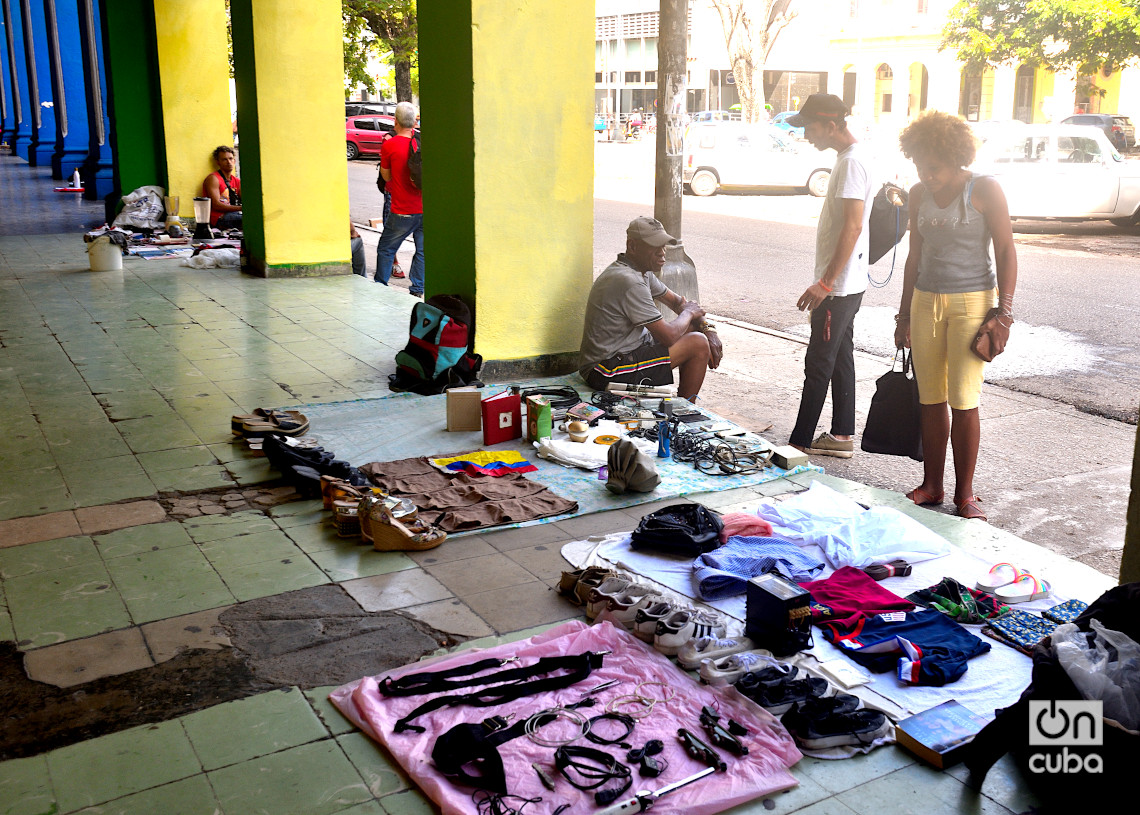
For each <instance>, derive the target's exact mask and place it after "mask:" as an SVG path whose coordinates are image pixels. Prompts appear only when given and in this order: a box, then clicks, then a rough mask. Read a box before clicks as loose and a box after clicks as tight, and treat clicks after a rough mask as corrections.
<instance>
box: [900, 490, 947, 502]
mask: <svg viewBox="0 0 1140 815" xmlns="http://www.w3.org/2000/svg"><path fill="white" fill-rule="evenodd" d="M906 497H907V498H909V499H910V500H912V501H914V503H915V505H916V506H920V507H936V506H938V505H939V504H941V503H942V502H943V501H944V500H946V493H944V492H940V493H938V494H937V495H934V494H932V493H929V492H927V491H926V490H924V489H923V488H922V487H915V488H914V489H913V490H911V491H910V492H908V493H907V494H906Z"/></svg>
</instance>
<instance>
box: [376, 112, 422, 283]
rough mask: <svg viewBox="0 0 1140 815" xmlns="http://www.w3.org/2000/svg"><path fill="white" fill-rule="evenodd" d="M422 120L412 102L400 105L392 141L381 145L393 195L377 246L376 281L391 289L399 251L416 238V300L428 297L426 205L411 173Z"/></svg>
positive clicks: (382, 163)
mask: <svg viewBox="0 0 1140 815" xmlns="http://www.w3.org/2000/svg"><path fill="white" fill-rule="evenodd" d="M418 118H419V116H418V115H417V113H416V108H415V106H414V105H413V104H412V103H411V102H400V104H398V105H396V112H395V119H396V127H395V131H394V132H393V134H392V138H390V139H388V140H387V141H385V142H384V143H383V144H382V145H381V146H380V174H381V175H382V176H383V177H384V180H385V181H386V182H387V189H388V191H389V192H390V193H391V194H392V211H391V212H390V213H389V214H388V217H387V218H385V219H384V233H383V234H382V235H381V236H380V242H379V243H378V244H377V245H376V282H377V283H383V284H384V285H385V286H387V285H388V280H389V278H391V276H392V263H393V261H394V260H395V258H396V250H397V249H399V248H400V244H401V243H403V242H404V239H405V238H406V237H408V235H411V236H412V237H413V239H414V240H415V243H416V253H415V255H413V257H412V267H411V278H410V280H409V282H410V283H411V287H410V289H409V293H410V294H411V295H412V296H413V297H423V295H424V202H423V195H422V194H421V193H420V190H419V188H418V187H416V186H415V185H414V184H413V183H412V177H411V173H410V172H409V170H408V157H409V156H410V155H411V150H412V137H413V135H414V134H415V127H416V121H417V119H418Z"/></svg>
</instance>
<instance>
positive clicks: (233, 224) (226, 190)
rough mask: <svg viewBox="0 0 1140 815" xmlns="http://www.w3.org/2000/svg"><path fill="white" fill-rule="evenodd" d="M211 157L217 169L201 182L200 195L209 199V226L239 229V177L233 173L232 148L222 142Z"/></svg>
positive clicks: (234, 160) (234, 158)
mask: <svg viewBox="0 0 1140 815" xmlns="http://www.w3.org/2000/svg"><path fill="white" fill-rule="evenodd" d="M213 157H214V164H215V166H217V168H218V169H217V171H216V172H212V173H210V174H209V175H208V176H206V180H205V181H203V182H202V195H203V196H204V197H206V198H209V199H210V226H216V227H217V228H218V229H241V179H240V178H238V177H237V176H236V175H234V167H236V166H237V158H236V157H235V156H234V149H233V148H232V147H226V146H225V145H224V144H223V145H222V146H221V147H218V148H216V149H215V150H214V153H213Z"/></svg>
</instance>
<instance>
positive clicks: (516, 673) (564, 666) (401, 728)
mask: <svg viewBox="0 0 1140 815" xmlns="http://www.w3.org/2000/svg"><path fill="white" fill-rule="evenodd" d="M608 653H609V651H602V652H599V653H594V652H593V651H587V652H586V653H584V654H574V655H572V656H560V657H543V658H542V659H540V660H538V662H536V663H535V664H534V665H528V666H525V667H521V668H512V669H511V670H508V671H500V672H499V673H497V674H495V675H494V676H492V677H485V678H483V680H482V684H486V683H487V682H509V683H511V684H506V685H503V684H499V685H496V686H495V687H491V688H484V689H482V690H477V691H474V692H472V693H467V694H459V695H457V696H438V697H436V698H435V699H429V700H428V701H426V702H424V703H423V704H422V705H420V706H419V707H417V708H416V709H415V710H413V711H412V712H411V713H409V714H408V715H406V716H404V718H402V719H400V720H399V721H398V722H396V725H395V727H394V728H393V732H395V733H404V732H407V731H409V730H410V731H412V732H414V733H423V732H424V728H422V727H419V726H417V725H413V724H411V722H413V721H414V720H416V719H418V718H419V717H420V716H423V715H425V714H427V713H431V712H432V711H433V710H439V709H440V708H441V707H456V706H458V705H467V706H470V707H494V706H496V705H503V704H506V703H508V702H513V701H515V700H516V699H521V698H523V697H524V696H535V695H537V694H540V693H546V692H547V691H552V690H561V689H562V688H568V687H570V686H571V685H573V684H576V683H578V682H581V681H582V680H583V679H585V678H586V677H588V676H589V675H590V674H591V673H592V672H593V671H594V669H595V668H600V667H601V666H602V659H603V658H604V657H605V655H606V654H608ZM554 671H569V673H565V674H561V675H559V676H548V677H546V678H545V679H533V677H537V676H543V675H544V674H549V673H553V672H554ZM524 680H530V681H524ZM466 684H467V685H472V684H475V681H473V680H467V681H466Z"/></svg>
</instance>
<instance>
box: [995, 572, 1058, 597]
mask: <svg viewBox="0 0 1140 815" xmlns="http://www.w3.org/2000/svg"><path fill="white" fill-rule="evenodd" d="M1052 591H1053V587H1052V586H1050V585H1049V581H1048V580H1038V579H1037V578H1036V577H1034V576H1033V575H1031V574H1029V573H1028V572H1025V573H1023V574H1022V575H1021V577H1019V578H1017V580H1015V581H1014V582H1012V583H1009V584H1007V585H1005V586H1001V587H1000V588H998V589H997V591H995V592H994V596H995V597H997V598H998V599H999V600H1001V601H1002V602H1003V603H1030V602H1032V601H1034V600H1040V599H1042V598H1044V597H1048V596H1049V594H1050V593H1051V592H1052Z"/></svg>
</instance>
